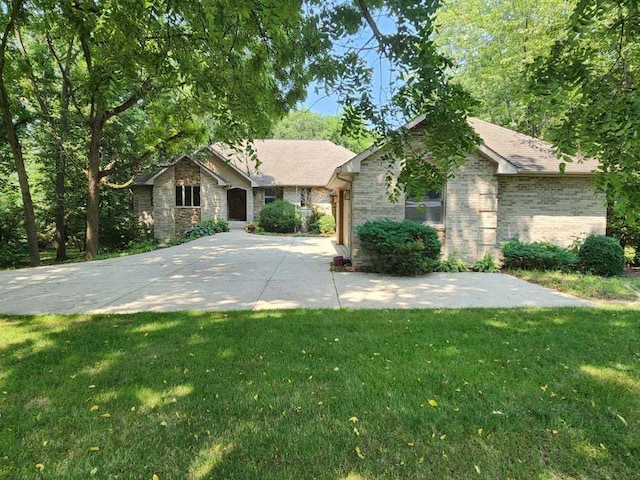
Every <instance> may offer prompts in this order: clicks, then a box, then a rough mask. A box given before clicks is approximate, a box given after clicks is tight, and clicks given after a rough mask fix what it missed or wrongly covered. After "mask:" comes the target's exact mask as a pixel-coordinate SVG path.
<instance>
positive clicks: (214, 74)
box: [32, 0, 314, 259]
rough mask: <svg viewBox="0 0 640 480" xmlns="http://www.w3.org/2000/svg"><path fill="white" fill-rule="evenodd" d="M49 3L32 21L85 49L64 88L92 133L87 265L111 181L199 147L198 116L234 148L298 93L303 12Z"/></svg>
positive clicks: (305, 48)
mask: <svg viewBox="0 0 640 480" xmlns="http://www.w3.org/2000/svg"><path fill="white" fill-rule="evenodd" d="M55 3H56V5H57V6H56V5H54V4H52V3H50V2H46V1H45V2H34V5H36V7H38V8H37V9H35V10H34V12H33V13H32V14H33V15H36V14H38V15H39V14H40V13H39V12H43V13H42V15H43V17H44V19H43V21H42V25H49V26H56V28H57V33H58V36H57V38H58V39H59V43H60V44H62V45H70V44H71V42H72V40H73V39H75V38H77V41H78V45H79V48H80V50H81V57H82V58H81V60H82V61H78V62H76V63H75V64H74V66H73V68H72V69H71V71H69V72H63V79H64V82H63V85H65V84H67V85H68V86H69V87H68V88H69V92H70V93H71V94H70V97H71V99H72V101H73V102H74V103H75V105H77V108H78V110H79V111H80V112H81V113H82V115H83V117H84V122H85V123H86V125H87V131H86V134H85V135H86V141H87V145H88V147H87V152H86V159H87V160H86V176H87V206H86V215H87V229H86V251H87V258H88V259H92V258H94V257H95V255H96V253H97V249H98V238H99V221H98V219H99V208H100V197H101V189H102V187H103V185H104V184H106V183H108V178H109V177H112V176H113V175H115V174H117V173H119V172H121V171H122V170H126V169H136V168H141V167H142V166H143V165H144V164H145V162H147V161H149V159H150V158H151V157H152V156H153V154H154V153H155V152H156V151H157V150H158V149H160V148H167V147H168V146H170V145H172V144H176V143H179V142H184V141H193V140H194V139H197V138H198V136H199V135H201V134H202V133H203V132H202V126H201V125H200V124H199V119H200V118H202V117H204V116H205V115H209V116H212V117H213V118H214V120H215V121H216V124H217V126H218V129H217V131H216V132H215V135H216V137H217V138H219V139H222V140H228V141H238V140H239V139H240V138H244V137H249V138H251V137H253V136H255V133H256V132H261V131H262V132H263V131H265V130H266V128H267V127H268V124H269V122H270V119H271V118H272V117H277V116H281V115H283V114H284V113H285V112H286V110H288V109H289V108H291V107H292V106H293V105H294V104H295V102H296V101H298V100H299V99H300V98H301V97H302V95H303V92H304V91H303V88H302V86H303V85H304V82H303V81H302V80H303V79H304V77H305V76H306V73H305V72H304V70H303V69H302V68H301V67H302V66H303V65H304V61H303V56H304V55H305V54H308V53H309V52H313V49H314V46H313V45H307V44H305V43H304V42H305V37H304V36H302V35H301V32H302V31H303V29H304V28H306V27H305V22H304V20H303V18H302V17H301V12H300V9H299V6H298V5H289V6H285V5H283V4H282V2H260V3H256V2H253V1H249V0H244V1H234V2H227V1H222V2H215V3H213V4H203V3H201V2H197V1H188V0H187V1H179V2H172V3H170V4H167V3H165V2H161V1H157V2H146V3H141V2H138V1H133V0H131V1H104V2H79V1H73V2H72V1H67V2H61V3H58V2H55ZM276 3H277V5H276ZM276 7H277V8H276ZM36 12H37V13H36ZM60 56H62V55H60ZM123 128H124V129H126V130H128V131H129V135H130V137H131V141H130V143H131V145H130V146H129V148H128V149H126V150H125V151H123V150H121V149H118V148H114V147H115V145H116V144H118V141H115V139H116V137H118V136H119V135H120V134H119V132H120V131H121V130H122V129H123ZM120 146H122V145H120Z"/></svg>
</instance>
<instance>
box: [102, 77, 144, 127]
mask: <svg viewBox="0 0 640 480" xmlns="http://www.w3.org/2000/svg"><path fill="white" fill-rule="evenodd" d="M148 87H149V80H145V81H144V82H143V83H142V86H141V87H140V90H139V91H137V92H136V93H134V94H133V95H131V96H130V97H129V98H127V99H126V100H125V101H124V102H122V103H121V104H120V105H118V106H117V107H114V108H112V109H111V110H107V111H106V112H105V114H104V119H105V120H109V119H110V118H112V117H115V116H116V115H120V114H121V113H122V112H125V111H127V110H129V109H130V108H131V107H133V106H134V105H135V104H136V103H138V101H139V100H140V99H141V98H142V94H141V93H140V92H143V91H144V90H146V89H147V88H148Z"/></svg>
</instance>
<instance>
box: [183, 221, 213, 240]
mask: <svg viewBox="0 0 640 480" xmlns="http://www.w3.org/2000/svg"><path fill="white" fill-rule="evenodd" d="M211 223H212V222H209V224H207V223H206V222H203V223H201V224H200V225H196V226H195V227H191V228H190V229H189V230H187V231H186V232H184V235H182V238H183V239H184V240H187V241H188V240H195V239H196V238H200V237H206V236H209V235H215V233H216V231H215V229H214V228H213V225H212V224H211Z"/></svg>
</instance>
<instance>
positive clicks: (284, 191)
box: [132, 140, 355, 240]
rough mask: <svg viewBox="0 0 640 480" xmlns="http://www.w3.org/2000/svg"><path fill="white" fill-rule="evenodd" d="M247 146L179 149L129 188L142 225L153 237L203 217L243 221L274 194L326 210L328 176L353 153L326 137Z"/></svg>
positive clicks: (250, 219)
mask: <svg viewBox="0 0 640 480" xmlns="http://www.w3.org/2000/svg"><path fill="white" fill-rule="evenodd" d="M252 148H253V150H254V151H255V153H256V155H257V158H258V159H259V161H260V164H259V165H258V166H256V163H255V162H254V160H253V158H252V156H251V154H250V153H249V149H235V150H234V149H232V148H230V147H229V146H226V145H223V144H214V145H209V146H205V147H202V148H200V149H198V150H197V151H195V152H194V153H192V154H189V155H182V156H180V157H179V158H177V159H176V160H175V161H173V162H172V163H169V164H167V165H163V166H161V167H160V168H158V169H157V170H155V171H153V172H147V173H144V174H142V175H139V176H138V177H137V178H136V179H135V181H134V183H133V186H132V192H133V209H134V212H135V214H136V216H137V218H138V220H139V222H140V224H141V226H142V227H143V228H144V229H146V230H147V231H149V232H153V235H154V237H155V238H157V239H158V240H166V239H167V238H171V237H176V236H180V235H182V234H183V233H184V232H185V231H187V230H188V229H189V228H191V227H192V226H194V225H197V224H199V223H201V222H202V221H204V220H214V219H223V220H226V221H228V222H231V223H232V224H234V223H236V224H238V225H241V226H242V225H245V224H246V223H248V222H254V221H256V220H257V218H258V215H259V213H260V210H261V209H262V207H263V206H264V205H265V204H266V203H269V202H272V201H274V200H276V199H284V200H288V201H290V202H291V203H294V204H296V205H299V206H300V207H315V208H317V209H321V210H324V211H325V212H330V210H331V199H330V196H329V191H328V189H327V188H326V184H327V181H328V180H329V178H330V177H331V175H332V173H333V171H334V170H335V168H336V167H337V166H338V165H341V164H343V163H345V162H346V161H347V160H348V159H349V158H352V157H353V156H354V155H355V154H354V153H353V152H351V151H349V150H347V149H346V148H344V147H341V146H338V145H335V144H334V143H332V142H330V141H328V140H256V141H255V142H254V143H253V144H252Z"/></svg>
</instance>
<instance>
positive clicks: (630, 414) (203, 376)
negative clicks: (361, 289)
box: [0, 309, 640, 480]
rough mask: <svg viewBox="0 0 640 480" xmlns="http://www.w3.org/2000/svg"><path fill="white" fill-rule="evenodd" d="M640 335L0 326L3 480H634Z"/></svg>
mask: <svg viewBox="0 0 640 480" xmlns="http://www.w3.org/2000/svg"><path fill="white" fill-rule="evenodd" d="M639 320H640V312H638V311H637V310H598V309H588V310H587V309H557V310H531V311H527V310H465V311H446V310H444V311H416V310H407V311H328V310H324V311H309V310H298V311H286V312H256V313H253V312H235V313H207V314H195V313H177V314H138V315H129V316H108V315H97V316H70V317H62V316H48V317H4V318H3V317H0V445H1V449H0V477H1V478H16V479H17V478H126V479H129V478H131V479H149V480H151V479H152V478H158V479H160V480H165V479H178V478H187V479H205V478H227V479H230V478H260V479H267V478H278V479H282V478H284V479H300V478H319V479H325V478H326V479H332V480H336V479H345V478H349V479H351V480H357V479H377V478H460V479H462V478H540V479H556V478H568V477H573V478H637V475H638V472H639V471H640V323H639Z"/></svg>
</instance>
